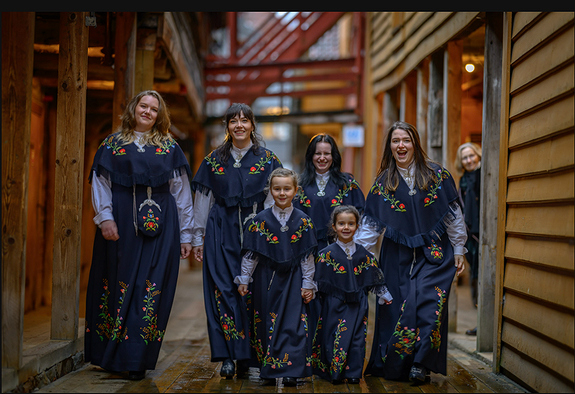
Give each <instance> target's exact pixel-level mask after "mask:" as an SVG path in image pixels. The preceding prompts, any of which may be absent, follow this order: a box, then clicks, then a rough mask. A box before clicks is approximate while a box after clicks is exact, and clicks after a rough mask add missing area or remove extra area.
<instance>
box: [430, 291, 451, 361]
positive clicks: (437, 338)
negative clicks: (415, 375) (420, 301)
mask: <svg viewBox="0 0 575 394" xmlns="http://www.w3.org/2000/svg"><path fill="white" fill-rule="evenodd" d="M435 290H437V295H438V296H439V300H438V301H437V310H436V311H435V314H436V315H437V319H435V330H432V331H431V336H430V337H429V338H430V339H431V348H432V349H437V351H439V347H440V346H441V334H440V333H439V329H440V328H441V313H442V312H443V306H444V304H445V301H446V300H447V299H446V294H445V290H441V289H440V288H439V287H437V286H435Z"/></svg>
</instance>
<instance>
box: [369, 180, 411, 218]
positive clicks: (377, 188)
mask: <svg viewBox="0 0 575 394" xmlns="http://www.w3.org/2000/svg"><path fill="white" fill-rule="evenodd" d="M370 193H372V194H377V195H379V196H383V201H389V203H390V204H391V207H390V208H391V209H395V211H396V212H406V209H405V204H404V203H402V202H401V201H399V200H397V199H396V198H395V195H394V194H391V195H390V194H389V193H388V192H387V190H386V189H385V188H384V187H383V185H382V184H381V183H380V182H377V183H376V184H374V185H373V186H372V187H371V190H370Z"/></svg>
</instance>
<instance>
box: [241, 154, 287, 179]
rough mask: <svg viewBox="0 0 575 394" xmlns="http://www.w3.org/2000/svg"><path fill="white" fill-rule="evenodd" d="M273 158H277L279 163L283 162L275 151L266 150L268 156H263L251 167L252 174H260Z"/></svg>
mask: <svg viewBox="0 0 575 394" xmlns="http://www.w3.org/2000/svg"><path fill="white" fill-rule="evenodd" d="M272 160H276V161H277V162H278V163H280V164H281V162H280V160H279V159H278V157H277V156H276V155H275V153H271V152H269V151H266V157H262V158H261V159H260V161H259V162H258V163H256V164H254V165H253V166H252V167H251V168H250V172H249V174H250V175H254V174H259V173H261V172H262V171H264V170H265V165H266V164H271V162H272Z"/></svg>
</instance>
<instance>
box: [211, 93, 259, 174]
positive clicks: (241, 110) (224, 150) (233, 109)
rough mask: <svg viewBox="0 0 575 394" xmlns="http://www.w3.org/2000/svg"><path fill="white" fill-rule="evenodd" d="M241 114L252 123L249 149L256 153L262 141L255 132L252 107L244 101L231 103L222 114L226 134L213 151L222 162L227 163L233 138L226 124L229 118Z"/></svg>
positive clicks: (255, 126) (228, 122) (254, 118)
mask: <svg viewBox="0 0 575 394" xmlns="http://www.w3.org/2000/svg"><path fill="white" fill-rule="evenodd" d="M242 114H243V115H244V116H245V117H246V118H248V119H249V121H250V122H251V123H252V126H253V128H254V129H253V130H252V132H251V133H250V140H251V141H252V144H253V145H252V147H251V150H252V151H253V152H254V153H256V154H257V152H258V150H259V148H260V146H261V144H260V142H261V141H263V138H262V137H261V135H259V134H258V133H257V125H256V117H255V115H254V113H253V111H252V109H251V108H250V106H249V105H247V104H244V103H233V104H232V105H230V106H229V108H228V109H227V110H226V113H225V114H224V119H223V123H224V127H225V130H226V136H225V138H224V142H222V143H221V144H220V146H218V147H217V148H216V149H215V153H216V155H218V157H219V158H220V160H222V162H224V163H227V162H228V159H229V158H230V155H231V150H232V145H233V138H232V136H231V134H230V131H229V129H228V126H229V124H230V120H232V119H233V118H235V117H236V116H238V115H239V116H240V117H241V116H242Z"/></svg>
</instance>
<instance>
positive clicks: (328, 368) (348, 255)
mask: <svg viewBox="0 0 575 394" xmlns="http://www.w3.org/2000/svg"><path fill="white" fill-rule="evenodd" d="M359 220H360V216H359V212H358V211H357V209H356V208H355V207H353V206H351V205H340V206H337V207H335V209H334V210H333V212H332V215H331V222H330V227H331V229H332V232H333V233H335V234H336V241H335V243H332V244H330V245H328V246H327V247H325V248H324V249H322V250H320V251H319V252H318V254H317V257H316V271H315V276H314V279H315V281H316V283H317V286H318V294H321V295H322V308H321V312H320V318H319V324H318V325H317V329H316V331H315V336H314V340H313V347H312V349H313V351H312V355H311V357H310V358H309V360H310V362H311V365H312V366H313V367H314V373H315V374H316V375H318V376H320V377H322V378H323V379H326V380H331V382H332V383H334V384H337V383H341V382H342V381H343V380H344V379H347V382H348V383H351V384H358V383H359V380H360V379H361V378H362V375H363V366H364V361H365V347H366V339H367V321H368V314H369V303H368V292H369V291H371V292H373V293H375V294H377V296H378V298H379V300H378V302H379V303H380V304H383V303H386V304H388V305H389V304H391V302H392V297H391V294H390V293H389V291H388V290H387V286H386V285H385V281H384V277H383V272H382V271H381V270H380V269H379V267H378V264H377V260H376V259H375V256H374V255H373V254H371V253H370V252H368V251H367V250H366V249H365V248H364V247H363V246H361V245H359V244H356V243H355V242H354V240H353V236H354V234H355V232H356V230H357V228H358V224H359Z"/></svg>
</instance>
